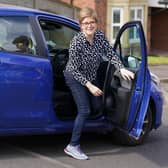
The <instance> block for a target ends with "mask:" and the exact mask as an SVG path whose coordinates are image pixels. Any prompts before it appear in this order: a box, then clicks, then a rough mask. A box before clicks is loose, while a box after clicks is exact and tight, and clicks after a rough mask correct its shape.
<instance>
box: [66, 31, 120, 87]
mask: <svg viewBox="0 0 168 168" xmlns="http://www.w3.org/2000/svg"><path fill="white" fill-rule="evenodd" d="M104 56H105V57H106V58H107V59H108V60H110V61H111V63H112V64H114V65H115V67H116V68H117V69H120V68H122V67H123V64H122V62H121V61H120V59H119V57H118V56H117V55H116V53H115V52H114V51H113V47H112V46H111V45H110V43H109V41H108V40H107V39H106V37H105V34H104V33H103V32H101V31H96V32H95V35H94V39H93V43H92V44H90V43H89V42H88V41H87V40H86V37H85V35H84V34H83V32H79V33H78V34H77V35H76V36H74V38H73V39H72V41H71V44H70V49H69V60H68V62H67V65H66V68H65V71H69V72H71V73H72V75H73V76H74V78H75V79H76V80H77V81H79V82H80V83H81V84H82V85H85V84H86V82H87V81H90V82H92V81H93V80H95V79H96V73H97V70H98V67H99V65H100V63H101V62H102V60H103V57H104Z"/></svg>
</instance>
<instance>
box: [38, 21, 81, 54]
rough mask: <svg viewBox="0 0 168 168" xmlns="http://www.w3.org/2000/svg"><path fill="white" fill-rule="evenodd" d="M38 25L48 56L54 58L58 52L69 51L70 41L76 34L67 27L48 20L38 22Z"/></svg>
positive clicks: (75, 31)
mask: <svg viewBox="0 0 168 168" xmlns="http://www.w3.org/2000/svg"><path fill="white" fill-rule="evenodd" d="M40 25H41V28H42V31H43V33H44V36H45V40H46V43H47V47H48V50H49V54H50V56H55V53H57V52H58V51H61V50H64V51H65V50H66V49H69V45H70V41H71V40H72V38H73V37H74V35H75V34H76V33H77V32H78V30H75V29H73V28H71V27H69V26H66V25H64V24H61V23H58V22H54V21H50V20H40Z"/></svg>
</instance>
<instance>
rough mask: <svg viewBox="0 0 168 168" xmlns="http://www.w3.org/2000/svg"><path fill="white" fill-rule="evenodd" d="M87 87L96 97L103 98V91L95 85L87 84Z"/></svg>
mask: <svg viewBox="0 0 168 168" xmlns="http://www.w3.org/2000/svg"><path fill="white" fill-rule="evenodd" d="M85 86H86V87H87V88H88V89H89V91H90V92H91V93H92V94H93V95H94V96H101V95H103V92H102V90H101V89H99V88H98V87H97V86H95V85H93V84H92V83H91V82H87V83H86V85H85Z"/></svg>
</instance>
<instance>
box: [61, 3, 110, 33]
mask: <svg viewBox="0 0 168 168" xmlns="http://www.w3.org/2000/svg"><path fill="white" fill-rule="evenodd" d="M60 1H61V2H64V3H67V4H71V3H72V2H73V6H75V7H78V8H83V7H86V6H88V7H90V8H92V9H95V10H96V12H97V14H98V18H99V24H98V28H99V29H101V30H103V31H104V32H105V31H106V18H107V0H60ZM71 5H72V4H71Z"/></svg>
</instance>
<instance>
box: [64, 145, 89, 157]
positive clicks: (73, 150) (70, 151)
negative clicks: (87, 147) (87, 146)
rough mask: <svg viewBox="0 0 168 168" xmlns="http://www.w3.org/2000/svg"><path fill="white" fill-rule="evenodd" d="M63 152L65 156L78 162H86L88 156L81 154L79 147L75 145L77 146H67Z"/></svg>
mask: <svg viewBox="0 0 168 168" xmlns="http://www.w3.org/2000/svg"><path fill="white" fill-rule="evenodd" d="M64 152H65V153H66V154H67V155H69V156H72V157H73V158H75V159H79V160H87V159H88V156H87V155H86V154H84V153H83V152H82V150H81V149H80V145H77V146H72V145H68V146H67V147H66V148H65V149H64Z"/></svg>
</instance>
